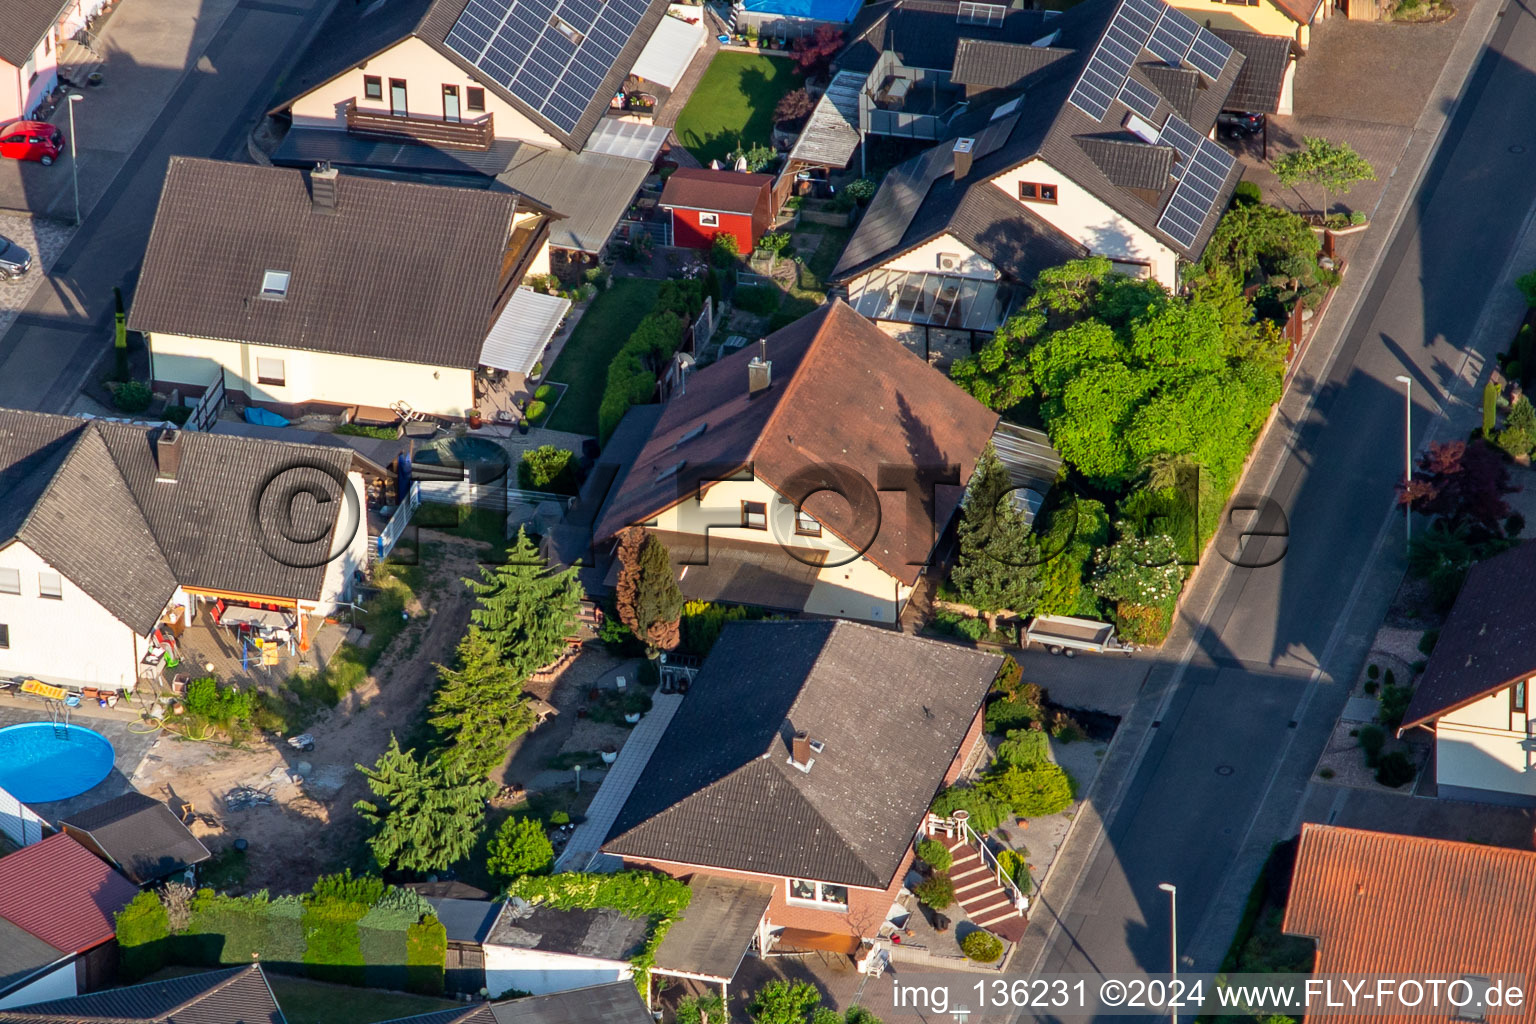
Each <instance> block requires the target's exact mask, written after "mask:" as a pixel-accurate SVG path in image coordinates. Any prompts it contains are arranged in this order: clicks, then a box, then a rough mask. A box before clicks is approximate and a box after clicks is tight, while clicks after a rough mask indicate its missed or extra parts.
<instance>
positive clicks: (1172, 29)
mask: <svg viewBox="0 0 1536 1024" xmlns="http://www.w3.org/2000/svg"><path fill="white" fill-rule="evenodd" d="M1199 35H1200V26H1199V25H1196V24H1195V23H1194V22H1193V21H1191V20H1190V19H1189V17H1188V16H1187V15H1185V14H1183V13H1181V12H1179V11H1176V10H1174V9H1173V8H1172V7H1168V8H1165V9H1164V10H1163V16H1162V19H1161V20H1160V21H1158V23H1157V28H1156V29H1154V30H1153V31H1152V37H1151V38H1150V39H1148V40H1147V49H1148V50H1150V51H1152V55H1153V56H1154V57H1156V58H1157V59H1158V60H1161V61H1165V62H1167V63H1169V64H1172V65H1173V66H1175V67H1178V66H1179V65H1181V64H1183V63H1184V55H1185V54H1187V53H1189V48H1190V46H1192V45H1193V44H1194V42H1195V39H1196V37H1198V36H1199Z"/></svg>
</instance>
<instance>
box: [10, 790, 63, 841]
mask: <svg viewBox="0 0 1536 1024" xmlns="http://www.w3.org/2000/svg"><path fill="white" fill-rule="evenodd" d="M0 832H3V833H5V837H6V838H7V839H9V840H10V841H11V842H13V843H15V844H16V845H17V846H23V847H25V846H31V845H32V844H33V843H40V842H42V841H43V839H44V838H46V837H47V836H49V835H52V834H53V829H52V828H51V827H49V825H48V823H47V822H46V821H44V820H43V819H42V818H40V817H38V816H37V814H36V813H35V812H34V811H33V810H32V808H30V807H28V806H27V805H26V804H24V803H22V802H21V801H20V800H18V799H16V798H15V797H14V796H12V795H11V794H10V793H8V792H6V791H5V790H4V789H0Z"/></svg>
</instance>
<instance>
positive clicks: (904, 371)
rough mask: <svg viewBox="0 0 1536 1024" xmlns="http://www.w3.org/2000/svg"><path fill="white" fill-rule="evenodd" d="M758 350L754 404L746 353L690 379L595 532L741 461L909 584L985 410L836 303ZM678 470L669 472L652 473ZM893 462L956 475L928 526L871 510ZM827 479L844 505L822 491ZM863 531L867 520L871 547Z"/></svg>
mask: <svg viewBox="0 0 1536 1024" xmlns="http://www.w3.org/2000/svg"><path fill="white" fill-rule="evenodd" d="M764 347H765V348H766V351H767V357H768V359H769V361H771V362H772V364H773V368H772V374H773V384H772V386H771V387H769V388H767V389H766V390H764V391H762V392H760V393H758V394H757V395H749V394H748V392H747V362H748V360H750V359H752V358H753V357H755V356H756V355H758V353H759V348H758V346H750V347H749V348H748V349H744V350H742V351H740V352H736V353H733V354H731V355H729V356H726V357H725V358H724V359H721V360H718V361H717V362H715V363H713V364H711V365H710V366H708V367H706V368H704V369H703V370H700V371H699V372H698V373H696V374H694V375H692V377H690V378H689V381H688V388H687V391H686V393H684V394H679V395H676V396H674V397H673V399H672V400H671V401H670V402H669V403H667V406H666V408H665V409H664V410H663V411H662V414H661V419H660V420H658V421H657V424H656V428H655V430H653V431H652V433H651V437H650V440H649V441H647V442H646V445H645V448H644V449H643V450H642V451H641V453H640V455H639V457H638V458H637V459H636V460H635V464H634V467H633V468H632V469H631V471H630V473H629V475H628V476H627V477H626V478H625V480H624V484H623V487H622V489H621V490H620V491H619V492H618V493H617V494H616V495H615V496H614V499H613V501H612V503H611V505H610V506H609V508H608V509H607V510H606V511H605V512H604V514H603V517H602V520H601V521H600V522H599V524H598V528H597V530H596V531H595V533H594V536H595V537H596V538H597V539H598V540H606V539H607V538H609V537H612V536H614V535H616V534H617V533H618V532H619V531H620V530H622V529H623V528H624V527H626V526H630V525H633V524H636V523H642V522H646V521H648V520H651V519H654V518H655V516H656V515H657V513H659V512H661V511H663V510H665V509H668V508H671V507H672V506H674V505H676V504H677V503H678V502H679V501H681V500H683V499H685V498H687V497H689V496H691V495H694V494H696V493H697V492H698V489H699V487H700V486H702V485H706V484H707V483H709V482H712V481H714V480H717V479H719V478H720V477H721V476H722V475H724V474H725V473H726V472H728V471H729V467H738V468H739V467H744V466H747V465H748V464H750V465H751V466H752V467H753V472H754V473H755V475H756V476H757V478H758V479H759V480H763V481H765V482H766V483H767V484H768V485H769V486H770V487H773V488H774V489H775V490H778V491H779V492H780V493H786V492H788V491H798V492H799V493H797V494H790V495H787V497H788V499H789V500H791V501H799V500H801V499H804V508H805V510H806V511H807V512H808V513H810V514H811V515H812V516H814V517H815V518H816V519H817V520H818V521H820V522H821V524H822V525H823V526H824V527H825V528H826V529H827V530H828V531H829V532H831V533H832V534H833V535H835V536H837V537H838V538H840V539H842V540H843V541H844V542H845V543H848V544H850V545H852V546H853V547H855V548H857V549H861V550H862V549H865V548H867V551H866V554H865V557H867V558H868V559H869V560H870V561H872V562H874V563H875V564H876V565H878V566H879V567H880V568H882V569H884V570H885V571H886V572H887V573H889V574H890V575H892V576H894V577H896V578H897V579H900V580H902V581H904V582H906V583H909V584H910V583H913V582H915V581H916V579H917V576H918V572H919V569H920V567H921V566H922V565H923V564H924V563H926V561H927V560H928V556H929V554H930V553H931V549H932V546H933V544H934V543H935V541H936V539H937V534H938V532H940V531H941V530H942V528H943V526H944V525H945V524H946V523H948V521H949V515H950V514H951V513H952V512H953V509H954V502H955V501H956V500H957V499H958V488H959V487H964V486H965V483H966V482H967V481H968V480H969V479H970V476H971V470H972V469H973V468H974V467H975V464H976V457H977V456H978V455H979V454H980V453H981V451H982V449H983V448H985V447H986V444H987V441H988V439H989V438H990V437H991V436H992V429H993V427H995V426H996V425H997V419H998V417H997V414H996V413H994V412H992V411H991V410H990V409H987V408H986V407H985V406H983V405H982V404H981V403H980V402H977V401H976V400H975V399H974V398H972V397H971V396H970V395H968V394H966V393H965V392H964V391H962V390H961V389H960V388H959V387H957V386H955V385H954V384H952V383H951V382H950V381H949V380H947V379H946V378H945V376H944V375H943V374H942V373H940V372H939V371H937V370H935V369H934V368H933V367H931V366H929V365H928V363H927V362H925V361H924V360H923V359H921V358H920V357H918V356H917V355H914V354H913V353H912V352H911V351H909V350H908V349H907V348H906V347H905V346H904V345H902V344H901V343H900V342H899V341H897V340H895V339H894V338H891V337H890V336H889V335H887V334H885V332H883V331H881V330H880V329H879V328H878V327H876V326H875V325H874V324H872V323H870V322H869V321H868V320H866V319H864V318H863V317H861V316H859V314H858V313H856V312H854V311H853V309H852V308H851V307H850V306H849V305H848V304H847V303H845V302H843V301H842V300H841V299H836V300H834V301H832V302H830V303H828V304H826V305H824V306H821V307H820V308H818V309H817V310H816V311H815V312H812V313H810V314H808V315H806V316H804V317H801V318H800V319H799V320H797V321H795V322H794V323H792V324H790V325H789V326H788V327H785V328H783V329H782V330H779V331H775V332H774V333H773V334H771V335H769V336H768V338H767V339H766V340H765V342H764ZM791 395H793V396H794V397H793V399H792V400H791V398H790V397H789V396H791ZM680 462H681V463H683V466H682V468H681V470H679V471H678V472H676V473H671V474H667V473H665V472H664V471H665V470H667V469H669V468H670V467H673V466H676V465H677V464H678V463H680ZM898 465H912V466H916V467H918V468H922V469H927V468H930V467H936V466H939V465H952V466H954V467H955V468H956V469H957V471H958V479H959V484H958V487H944V486H940V487H937V488H936V490H937V491H938V492H939V493H938V495H937V501H936V502H935V503H936V504H937V505H938V506H939V507H938V508H936V509H933V508H930V509H928V510H927V512H928V514H929V515H931V516H932V517H933V519H932V524H931V525H932V527H934V528H926V527H927V525H928V524H922V523H913V522H909V520H911V519H912V516H910V515H908V514H906V512H905V511H898V512H896V513H895V514H890V515H883V514H881V511H880V509H879V508H876V507H875V503H877V502H880V501H881V499H880V497H879V495H878V494H877V493H876V492H875V491H874V484H873V483H872V481H876V480H877V479H879V478H880V477H881V474H882V473H886V472H888V471H889V469H890V467H892V466H898ZM818 467H819V468H818ZM812 470H815V474H813V475H814V476H815V480H816V483H815V485H814V486H813V484H812V482H811V480H810V479H809V478H808V477H807V473H808V472H810V471H812ZM829 476H836V477H837V480H836V481H832V482H830V485H832V486H836V487H838V488H839V489H840V490H841V492H842V493H843V494H846V495H848V496H849V498H848V499H847V500H845V499H843V498H842V497H838V496H836V495H835V494H834V493H830V492H828V491H827V489H826V487H825V486H823V483H822V481H825V480H827V479H828V477H829ZM948 492H955V493H953V494H948ZM893 493H894V492H887V494H893ZM946 495H948V496H946ZM869 524H878V532H877V534H876V536H875V537H874V538H873V542H872V543H870V538H869V537H867V536H866V534H867V533H868V529H869Z"/></svg>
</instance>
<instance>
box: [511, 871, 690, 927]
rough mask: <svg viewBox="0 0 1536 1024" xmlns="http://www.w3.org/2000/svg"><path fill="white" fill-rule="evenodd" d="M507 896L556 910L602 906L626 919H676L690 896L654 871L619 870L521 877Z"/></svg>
mask: <svg viewBox="0 0 1536 1024" xmlns="http://www.w3.org/2000/svg"><path fill="white" fill-rule="evenodd" d="M507 895H509V896H517V897H520V898H522V899H525V900H527V901H528V902H530V903H548V904H549V905H550V906H551V907H554V908H555V909H556V910H585V909H592V908H596V907H606V908H608V909H610V910H617V911H618V912H619V913H621V914H623V915H625V916H626V917H676V916H677V915H679V914H681V913H682V912H683V911H684V910H687V909H688V901H689V899H690V898H691V897H692V895H693V894H692V893H691V892H690V891H689V889H688V885H687V883H686V882H679V881H678V880H677V879H675V878H672V877H671V876H669V875H663V874H660V873H659V872H655V871H619V872H616V873H614V874H611V875H607V874H591V873H586V872H577V871H564V872H561V873H560V874H558V875H524V876H523V877H522V878H519V879H516V880H515V881H513V882H512V884H511V885H509V886H508V887H507Z"/></svg>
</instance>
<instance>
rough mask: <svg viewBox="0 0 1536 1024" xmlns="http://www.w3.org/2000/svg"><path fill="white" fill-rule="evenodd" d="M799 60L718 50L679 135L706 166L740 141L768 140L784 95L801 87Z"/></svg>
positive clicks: (681, 120) (681, 121)
mask: <svg viewBox="0 0 1536 1024" xmlns="http://www.w3.org/2000/svg"><path fill="white" fill-rule="evenodd" d="M800 84H801V82H800V73H799V71H798V70H797V69H796V68H795V65H794V62H793V61H791V60H787V59H785V58H783V57H765V56H762V55H761V54H756V53H717V54H716V55H715V59H714V60H713V61H711V62H710V64H709V69H708V70H707V71H705V72H704V77H703V78H702V79H701V80H700V81H699V86H698V88H696V89H694V90H693V95H692V96H691V97H689V99H688V105H687V106H686V107H684V108H683V112H682V114H681V115H680V116H679V117H678V119H677V127H676V128H675V129H674V130H675V131H676V132H677V137H678V140H679V141H681V142H682V144H683V145H684V146H687V147H688V150H689V151H690V152H691V153H693V155H694V156H695V157H697V158H698V160H699V163H701V164H704V165H705V166H706V167H707V166H708V165H709V162H710V161H711V160H720V161H722V162H723V161H724V160H725V155H726V154H727V153H729V152H730V151H731V150H733V149H735V148H736V145H737V142H738V141H740V142H742V143H745V144H747V145H751V144H752V143H754V142H760V143H762V144H763V145H765V146H766V145H768V143H769V140H770V139H771V138H772V136H773V108H774V107H775V106H776V105H777V104H778V102H779V97H780V96H783V95H784V94H785V93H787V92H792V91H793V90H795V89H798V88H800Z"/></svg>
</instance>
